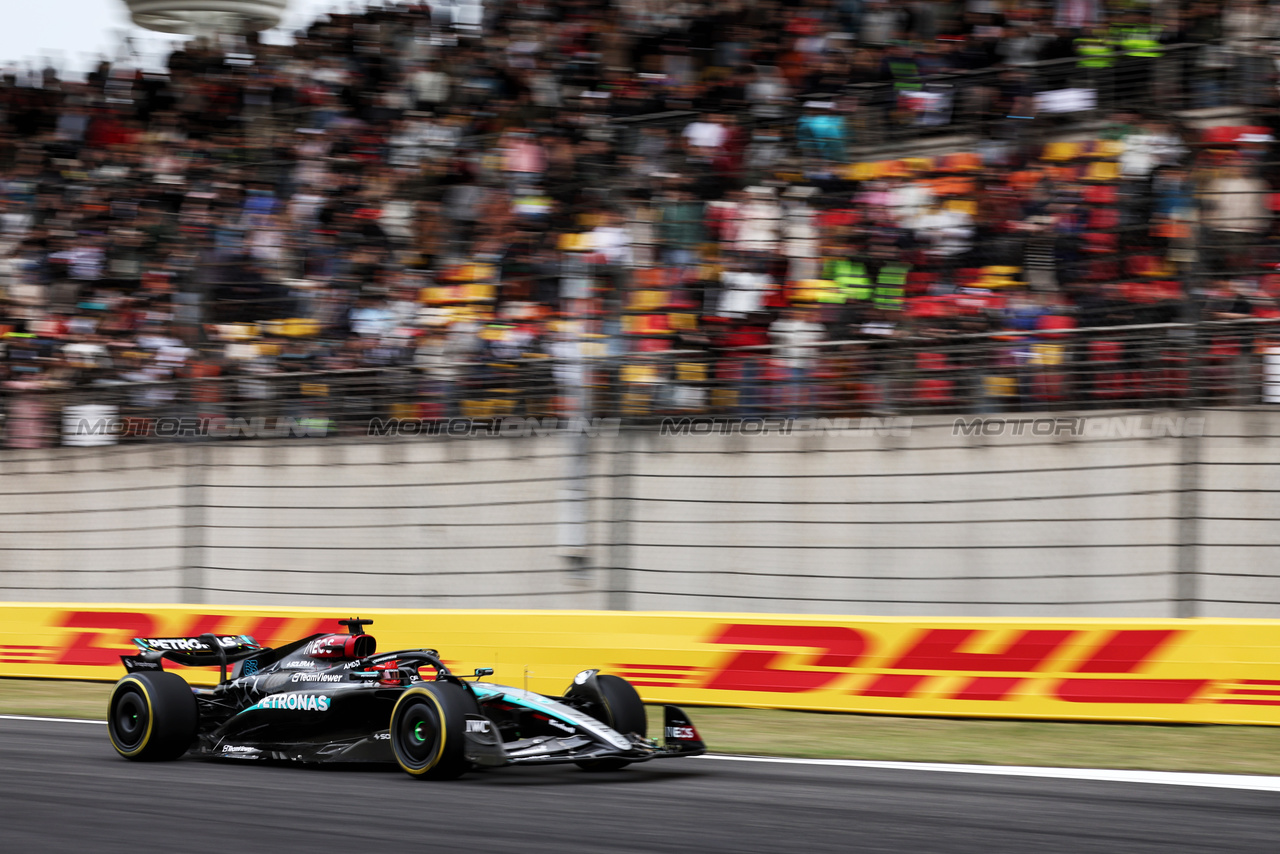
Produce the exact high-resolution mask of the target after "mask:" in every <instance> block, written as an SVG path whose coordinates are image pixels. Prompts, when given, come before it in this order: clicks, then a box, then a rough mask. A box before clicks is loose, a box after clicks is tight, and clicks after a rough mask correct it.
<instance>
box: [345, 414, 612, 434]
mask: <svg viewBox="0 0 1280 854" xmlns="http://www.w3.org/2000/svg"><path fill="white" fill-rule="evenodd" d="M621 429H622V419H621V418H556V417H546V418H532V417H530V418H526V417H522V416H519V415H513V416H506V417H502V418H374V419H372V420H370V421H369V427H368V430H367V431H366V435H368V436H371V437H380V436H449V437H452V438H459V439H460V438H474V437H480V436H503V437H515V436H554V435H559V434H564V433H576V434H585V435H587V436H606V437H608V436H617V435H618V433H619V431H620V430H621Z"/></svg>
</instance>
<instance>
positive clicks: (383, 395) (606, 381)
mask: <svg viewBox="0 0 1280 854" xmlns="http://www.w3.org/2000/svg"><path fill="white" fill-rule="evenodd" d="M970 299H972V300H974V301H977V302H981V300H982V297H980V296H974V297H971V298H970ZM884 331H887V330H884ZM877 333H878V330H873V331H871V332H867V333H865V334H862V335H860V336H858V337H856V338H851V339H848V340H842V341H817V340H814V341H812V342H809V343H796V344H787V345H774V346H756V347H736V348H735V347H725V348H717V347H710V346H704V347H701V348H699V349H696V350H692V349H689V350H683V349H668V350H661V351H654V352H645V351H638V352H621V353H617V354H616V355H610V353H609V349H610V343H609V342H608V341H607V340H604V339H605V336H600V335H585V336H582V337H581V338H580V339H579V340H577V341H574V342H570V343H571V349H572V350H573V351H574V352H573V353H572V354H571V355H568V356H566V355H561V354H562V353H563V352H564V351H563V350H561V351H560V353H561V354H557V353H556V352H555V351H554V350H553V352H547V349H546V348H529V349H526V350H525V351H523V352H515V353H512V354H511V355H510V357H509V358H508V359H505V360H495V359H494V358H493V357H492V355H489V356H486V355H485V354H483V353H479V354H475V355H473V356H472V357H470V358H460V359H458V360H456V361H455V360H451V361H448V362H447V363H439V362H436V363H433V364H429V365H424V364H419V363H415V362H414V361H412V359H406V364H404V365H400V366H395V367H386V368H361V369H353V370H338V371H320V372H311V371H287V372H276V373H260V372H253V371H240V372H235V373H231V374H229V375H223V376H209V377H204V378H200V379H186V380H171V381H159V382H135V383H110V384H101V385H96V384H95V385H89V386H76V387H70V388H57V387H35V388H30V389H28V388H22V387H17V388H12V389H10V390H9V391H8V394H7V395H6V404H7V406H6V411H5V416H6V417H5V422H4V433H3V441H4V444H5V445H6V446H7V447H11V448H40V447H50V446H53V445H57V444H65V445H80V446H83V445H103V444H116V443H125V444H131V443H137V442H144V441H172V440H180V439H186V440H192V439H197V438H216V439H217V438H220V439H262V438H323V437H328V438H341V437H359V438H381V437H386V436H393V437H413V436H421V435H427V436H434V435H441V434H445V435H448V434H449V433H450V431H451V430H452V431H456V432H455V433H454V435H472V434H474V433H476V432H480V433H485V432H488V433H493V434H495V435H512V434H513V432H525V431H526V427H524V426H520V427H519V428H518V429H517V426H516V425H515V424H513V423H511V422H508V423H507V424H506V427H505V430H506V433H505V434H504V433H503V429H504V428H503V421H502V419H512V418H518V419H522V421H521V422H520V423H521V424H522V425H527V431H528V432H534V433H537V434H542V433H546V432H549V431H553V430H554V431H556V432H561V431H563V430H564V429H565V428H568V427H573V428H574V429H577V430H578V431H579V432H585V433H588V434H591V435H599V434H601V433H602V432H603V433H616V432H617V431H618V430H619V429H631V428H655V427H658V426H661V425H662V424H663V423H665V422H666V421H668V420H669V419H673V418H675V419H679V418H699V419H737V420H744V419H745V420H748V421H762V420H766V419H776V418H797V417H799V418H815V417H822V418H850V417H853V418H858V417H880V418H884V417H895V416H908V415H911V416H914V415H929V414H938V413H964V414H996V413H1008V412H1046V411H1047V412H1058V411H1066V410H1086V411H1087V410H1094V409H1143V410H1156V409H1183V408H1185V409H1196V408H1203V407H1214V406H1266V405H1273V404H1276V403H1280V320H1275V319H1254V320H1238V321H1215V322H1204V323H1199V324H1190V323H1168V324H1146V325H1132V326H1116V327H1093V328H1085V329H1073V328H1069V327H1045V328H1041V329H1034V330H1028V331H1025V332H1018V331H1005V332H1001V333H993V334H981V335H938V336H929V335H919V334H917V335H910V336H898V335H893V334H877ZM463 422H483V423H482V424H468V423H463ZM485 425H489V426H487V427H486V426H485ZM749 429H752V428H749Z"/></svg>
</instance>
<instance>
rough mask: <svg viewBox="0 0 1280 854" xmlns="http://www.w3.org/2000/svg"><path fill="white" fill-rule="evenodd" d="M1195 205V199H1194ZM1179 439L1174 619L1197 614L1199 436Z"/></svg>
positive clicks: (1187, 314)
mask: <svg viewBox="0 0 1280 854" xmlns="http://www.w3.org/2000/svg"><path fill="white" fill-rule="evenodd" d="M1197 201H1198V199H1197ZM1204 245H1205V241H1204V227H1203V226H1202V225H1200V224H1197V225H1196V226H1195V228H1194V230H1193V232H1192V246H1191V260H1190V263H1188V264H1186V265H1185V266H1184V267H1183V275H1182V290H1183V294H1184V302H1183V306H1182V310H1183V320H1184V321H1185V322H1186V324H1187V339H1186V342H1185V343H1186V351H1187V401H1188V403H1189V404H1190V405H1189V406H1187V407H1186V408H1184V409H1183V413H1184V415H1189V414H1190V413H1193V412H1198V411H1201V409H1200V407H1201V399H1202V394H1203V391H1204V389H1203V381H1204V365H1203V355H1204V352H1203V351H1204V340H1203V339H1204V334H1203V333H1204V330H1203V328H1202V320H1203V317H1202V316H1201V311H1200V293H1199V290H1198V289H1199V286H1200V282H1201V275H1200V273H1201V270H1203V269H1204V266H1203V265H1204V258H1203V253H1204ZM1186 423H1187V422H1186V421H1184V422H1183V424H1184V429H1183V434H1182V437H1181V438H1180V439H1179V440H1178V450H1179V460H1178V523H1177V524H1178V533H1177V540H1178V554H1177V559H1176V566H1175V567H1174V579H1173V581H1174V584H1173V616H1175V617H1179V618H1190V617H1194V616H1196V615H1197V613H1198V611H1199V596H1200V590H1199V587H1200V580H1199V572H1200V547H1199V539H1200V451H1201V449H1200V443H1201V436H1200V433H1199V432H1198V431H1197V432H1193V433H1190V434H1189V433H1188V432H1187V430H1186V429H1185V425H1186Z"/></svg>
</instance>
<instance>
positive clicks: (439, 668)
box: [107, 619, 706, 780]
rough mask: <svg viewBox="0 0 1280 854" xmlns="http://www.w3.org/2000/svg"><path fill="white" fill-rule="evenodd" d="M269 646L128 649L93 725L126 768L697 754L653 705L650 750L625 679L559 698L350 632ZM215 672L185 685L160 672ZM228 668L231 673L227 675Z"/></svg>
mask: <svg viewBox="0 0 1280 854" xmlns="http://www.w3.org/2000/svg"><path fill="white" fill-rule="evenodd" d="M338 622H339V624H340V625H343V626H345V627H346V628H347V634H318V635H312V636H311V637H308V638H304V639H302V640H299V641H294V642H293V643H290V644H287V645H285V646H282V647H280V648H278V649H270V648H266V647H262V646H259V645H258V644H257V643H256V642H255V641H254V640H253V638H251V637H249V636H247V635H238V636H215V635H212V634H205V635H201V636H200V637H191V638H135V639H134V644H136V645H137V646H138V648H139V650H140V652H139V653H138V654H137V655H126V656H121V660H122V662H123V663H124V666H125V669H126V670H127V671H128V674H127V675H126V676H125V677H124V678H123V679H121V680H120V681H119V682H117V683H116V686H115V689H114V690H113V691H112V693H111V702H110V705H109V707H108V715H107V724H108V727H107V728H108V731H109V732H110V734H111V743H112V745H113V746H114V747H115V749H116V751H117V752H119V754H120V755H121V756H123V757H125V758H127V759H135V760H169V759H177V758H179V757H180V756H183V755H184V754H186V753H189V752H190V753H193V754H195V755H198V756H208V757H222V758H227V759H242V760H243V759H255V760H271V759H275V760H289V761H296V762H395V763H397V764H398V765H399V766H400V767H401V768H403V769H404V770H405V771H407V772H409V773H410V774H412V775H414V776H415V777H422V778H427V779H436V780H445V779H453V778H455V777H458V776H459V775H461V774H463V773H464V772H466V771H467V770H469V769H471V768H481V767H495V766H501V765H546V764H551V763H569V762H571V763H575V764H577V765H578V766H580V767H582V768H585V769H588V770H614V769H618V768H622V767H623V766H626V765H629V764H631V763H633V762H645V761H647V760H650V759H664V758H668V757H675V756H697V755H698V754H701V753H705V752H706V746H705V745H704V744H703V743H702V740H701V738H700V737H699V735H698V732H697V730H696V729H695V728H694V726H693V724H692V723H690V721H689V718H688V716H686V715H685V713H684V712H683V711H682V710H680V709H679V708H677V707H676V706H665V707H664V718H665V721H664V724H665V726H664V732H663V740H662V741H661V742H659V741H657V740H655V739H651V738H648V737H647V729H648V727H647V718H646V715H645V707H644V704H643V703H642V702H641V700H640V696H639V694H637V693H636V690H635V688H633V687H632V686H631V684H630V683H629V682H627V681H626V680H625V679H621V678H619V677H617V676H611V675H606V674H601V673H600V672H599V671H597V670H583V671H582V672H581V673H579V674H578V675H577V676H576V677H574V680H573V684H572V685H570V686H569V688H568V690H567V691H565V693H564V696H561V697H548V696H543V695H541V694H535V693H533V692H531V691H527V690H522V689H520V688H512V687H510V686H506V685H497V684H494V683H490V682H483V681H480V680H481V679H482V678H483V677H485V676H489V675H492V673H493V670H491V669H489V668H480V669H477V670H476V671H475V673H474V680H473V681H466V680H464V679H463V678H461V677H460V676H458V675H456V674H454V673H451V672H450V671H449V668H448V667H446V666H445V664H444V663H443V662H442V661H441V660H440V655H439V653H437V652H436V651H435V650H433V649H406V650H398V651H396V652H384V653H377V652H376V650H377V643H376V641H375V640H374V638H373V636H372V635H368V634H365V632H364V627H365V626H367V625H369V624H370V623H372V620H361V619H351V620H339V621H338ZM165 660H169V661H172V662H174V663H176V664H181V665H185V666H194V667H200V666H210V665H220V667H221V679H220V681H219V683H218V685H217V686H216V687H214V688H195V687H192V686H191V685H189V684H188V683H187V681H186V680H185V679H183V678H182V677H181V676H179V675H177V674H176V673H172V672H167V671H165V670H164V669H163V666H162V662H163V661H165ZM228 666H231V667H232V671H231V674H230V678H228V673H227V669H228Z"/></svg>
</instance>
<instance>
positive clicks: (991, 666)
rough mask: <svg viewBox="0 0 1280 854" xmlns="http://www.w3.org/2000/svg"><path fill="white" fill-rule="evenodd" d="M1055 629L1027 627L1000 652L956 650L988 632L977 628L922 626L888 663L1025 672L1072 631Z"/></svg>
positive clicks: (896, 666)
mask: <svg viewBox="0 0 1280 854" xmlns="http://www.w3.org/2000/svg"><path fill="white" fill-rule="evenodd" d="M1074 634H1075V632H1072V631H1062V630H1057V629H1028V630H1026V631H1024V632H1022V633H1021V634H1019V635H1018V636H1017V637H1015V638H1014V640H1013V641H1012V642H1011V643H1010V644H1009V646H1008V647H1006V648H1005V649H1004V651H1003V652H960V648H961V647H962V646H966V645H968V644H969V643H970V642H971V641H972V640H974V638H979V637H982V636H983V635H990V632H986V631H982V630H979V629H926V630H925V631H924V633H923V634H921V636H920V638H919V639H918V640H917V641H916V642H915V643H914V644H913V645H912V647H911V648H910V649H908V650H907V651H906V652H905V653H903V655H902V657H900V658H899V659H898V660H897V661H895V662H894V663H893V664H891V665H890V668H891V669H893V670H961V671H966V672H978V673H983V672H986V673H1027V672H1030V671H1035V670H1037V669H1039V667H1040V665H1041V664H1042V663H1043V662H1044V660H1045V659H1047V658H1048V657H1049V656H1050V655H1052V654H1053V653H1054V652H1056V651H1057V650H1058V648H1059V647H1061V646H1062V645H1063V643H1065V642H1066V641H1067V639H1068V638H1070V637H1071V636H1072V635H1074Z"/></svg>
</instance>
